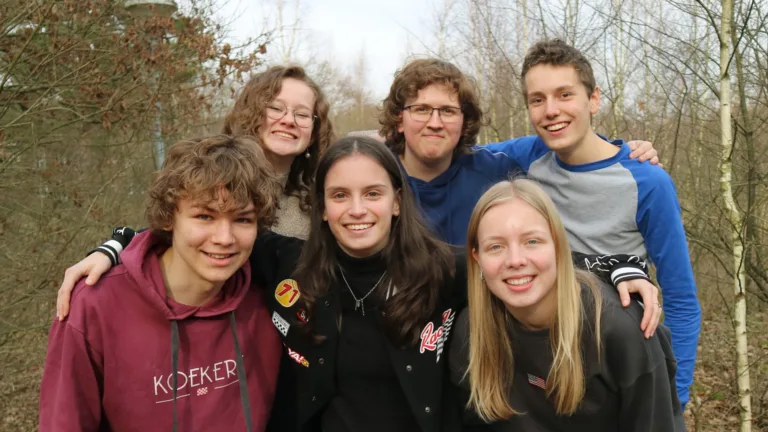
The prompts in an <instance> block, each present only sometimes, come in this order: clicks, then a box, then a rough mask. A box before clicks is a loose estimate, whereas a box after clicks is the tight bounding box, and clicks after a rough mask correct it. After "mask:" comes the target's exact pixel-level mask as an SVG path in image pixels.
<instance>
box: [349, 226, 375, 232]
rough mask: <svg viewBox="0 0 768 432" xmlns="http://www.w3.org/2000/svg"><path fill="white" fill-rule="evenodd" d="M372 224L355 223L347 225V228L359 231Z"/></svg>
mask: <svg viewBox="0 0 768 432" xmlns="http://www.w3.org/2000/svg"><path fill="white" fill-rule="evenodd" d="M372 226H373V224H357V225H347V228H349V229H351V230H353V231H360V230H364V229H368V228H370V227H372Z"/></svg>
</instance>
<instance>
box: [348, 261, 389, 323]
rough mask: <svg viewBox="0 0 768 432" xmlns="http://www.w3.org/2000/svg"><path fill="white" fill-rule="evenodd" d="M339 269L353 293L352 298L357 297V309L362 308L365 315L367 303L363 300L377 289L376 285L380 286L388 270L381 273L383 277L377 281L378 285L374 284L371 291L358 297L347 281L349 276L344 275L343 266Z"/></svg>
mask: <svg viewBox="0 0 768 432" xmlns="http://www.w3.org/2000/svg"><path fill="white" fill-rule="evenodd" d="M339 271H340V272H341V278H342V279H344V284H345V285H346V286H347V289H348V290H349V293H350V294H352V298H353V299H355V310H357V309H358V308H360V309H361V311H362V314H363V316H365V305H364V304H363V301H364V300H365V299H366V298H367V297H368V296H369V295H371V293H372V292H373V290H375V289H376V287H377V286H379V284H380V283H381V281H382V280H383V279H384V276H386V275H387V272H386V270H385V271H384V273H382V274H381V277H380V278H379V280H378V282H376V285H374V286H373V288H371V290H370V291H368V292H367V293H366V294H365V295H364V296H362V297H360V298H357V297H356V296H355V293H354V291H352V287H351V286H349V282H347V278H346V277H345V276H344V270H342V269H341V267H339Z"/></svg>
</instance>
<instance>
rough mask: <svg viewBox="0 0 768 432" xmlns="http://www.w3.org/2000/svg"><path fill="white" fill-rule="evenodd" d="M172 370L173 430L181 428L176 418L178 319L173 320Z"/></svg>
mask: <svg viewBox="0 0 768 432" xmlns="http://www.w3.org/2000/svg"><path fill="white" fill-rule="evenodd" d="M171 370H172V371H173V376H172V377H171V387H173V432H176V430H177V429H178V428H179V422H178V420H177V418H176V391H177V390H176V388H177V387H178V383H177V382H176V381H177V380H178V377H177V376H176V375H177V374H178V372H179V323H177V322H176V320H171Z"/></svg>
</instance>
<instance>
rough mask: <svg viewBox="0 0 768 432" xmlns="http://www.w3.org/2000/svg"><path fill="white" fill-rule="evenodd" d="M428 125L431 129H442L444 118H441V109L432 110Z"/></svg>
mask: <svg viewBox="0 0 768 432" xmlns="http://www.w3.org/2000/svg"><path fill="white" fill-rule="evenodd" d="M427 126H429V127H430V128H431V129H441V128H442V127H443V119H441V118H440V111H438V110H432V114H431V115H430V116H429V121H428V122H427Z"/></svg>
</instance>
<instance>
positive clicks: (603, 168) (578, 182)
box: [486, 136, 701, 404]
mask: <svg viewBox="0 0 768 432" xmlns="http://www.w3.org/2000/svg"><path fill="white" fill-rule="evenodd" d="M612 143H613V144H614V145H617V146H618V147H619V152H618V153H617V154H616V155H615V156H613V157H611V158H609V159H605V160H602V161H598V162H593V163H589V164H584V165H568V164H565V163H564V162H562V161H561V160H560V159H558V157H557V155H556V154H555V153H554V152H552V151H550V150H549V149H548V148H547V146H546V145H545V144H544V141H543V140H541V139H540V138H539V137H535V136H531V137H523V138H517V139H513V140H510V141H505V142H502V143H497V144H490V145H488V146H486V148H488V149H489V150H491V151H495V152H503V153H505V154H507V155H508V156H509V157H510V159H513V160H514V161H516V162H517V163H518V164H519V165H520V166H521V167H522V168H523V169H524V170H525V171H526V172H527V173H528V176H529V177H531V178H533V179H535V180H537V181H538V182H539V183H540V184H541V186H542V187H543V188H544V189H545V190H546V191H547V193H548V194H549V196H550V197H551V198H552V200H553V201H554V202H555V205H556V206H557V209H558V211H559V212H560V216H561V218H562V219H563V223H564V225H565V228H566V230H567V231H568V236H569V240H570V243H571V247H572V248H573V250H576V251H579V252H582V253H586V254H618V253H624V254H632V255H637V256H640V257H642V258H647V259H650V260H651V262H652V263H653V264H654V265H655V266H656V276H657V280H658V282H659V285H660V287H661V292H662V295H663V298H664V310H665V315H664V317H665V319H664V323H665V324H666V325H667V326H668V327H669V328H670V330H671V331H672V345H673V349H674V353H675V357H676V359H677V363H678V369H677V375H676V381H677V393H678V396H679V398H680V401H681V402H682V403H683V404H685V403H686V402H687V401H688V399H689V394H688V388H689V387H690V385H691V384H692V383H693V370H694V366H695V361H696V347H697V345H698V339H699V330H700V327H701V309H700V307H699V301H698V298H697V296H696V284H695V282H694V278H693V269H692V267H691V261H690V258H689V255H688V243H687V240H686V237H685V229H684V228H683V222H682V217H681V214H680V205H679V203H678V200H677V192H676V190H675V186H674V183H673V182H672V179H671V178H670V177H669V175H668V174H667V173H666V172H665V171H664V170H663V169H662V168H659V167H657V166H654V165H650V164H648V163H640V162H637V161H636V160H632V159H630V158H629V153H630V149H629V147H628V146H627V145H626V143H624V142H623V141H621V140H616V141H614V142H612Z"/></svg>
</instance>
